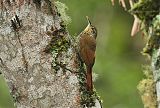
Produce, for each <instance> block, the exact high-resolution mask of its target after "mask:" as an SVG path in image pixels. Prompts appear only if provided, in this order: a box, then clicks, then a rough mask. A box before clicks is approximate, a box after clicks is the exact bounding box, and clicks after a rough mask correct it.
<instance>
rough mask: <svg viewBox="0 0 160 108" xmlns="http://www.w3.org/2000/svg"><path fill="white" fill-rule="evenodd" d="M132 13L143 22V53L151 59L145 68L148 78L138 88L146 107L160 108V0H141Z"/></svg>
mask: <svg viewBox="0 0 160 108" xmlns="http://www.w3.org/2000/svg"><path fill="white" fill-rule="evenodd" d="M131 13H132V14H134V15H136V16H137V17H138V18H139V19H140V20H141V22H142V25H143V29H144V34H145V35H146V36H147V44H146V47H145V48H144V49H143V54H145V55H148V56H149V57H150V59H151V65H150V66H149V68H148V69H145V76H146V78H145V79H144V80H142V81H141V82H140V84H139V85H138V89H139V91H140V94H141V97H142V101H143V103H144V107H145V108H160V1H159V0H139V1H138V2H137V3H135V4H134V6H133V8H132V9H131Z"/></svg>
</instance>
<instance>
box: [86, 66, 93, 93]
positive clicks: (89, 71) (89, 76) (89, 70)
mask: <svg viewBox="0 0 160 108" xmlns="http://www.w3.org/2000/svg"><path fill="white" fill-rule="evenodd" d="M87 89H88V90H89V91H93V83H92V68H90V67H87Z"/></svg>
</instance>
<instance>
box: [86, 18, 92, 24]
mask: <svg viewBox="0 0 160 108" xmlns="http://www.w3.org/2000/svg"><path fill="white" fill-rule="evenodd" d="M86 18H87V21H88V25H91V21H90V20H89V17H88V16H86Z"/></svg>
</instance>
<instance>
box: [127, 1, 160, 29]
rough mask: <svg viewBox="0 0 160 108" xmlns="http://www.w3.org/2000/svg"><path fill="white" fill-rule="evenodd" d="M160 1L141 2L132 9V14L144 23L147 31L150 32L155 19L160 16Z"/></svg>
mask: <svg viewBox="0 0 160 108" xmlns="http://www.w3.org/2000/svg"><path fill="white" fill-rule="evenodd" d="M159 10H160V0H139V1H138V2H137V3H135V4H134V6H133V7H132V8H131V9H130V13H131V14H135V15H136V16H137V17H138V18H139V19H140V20H141V21H142V22H144V23H143V24H144V28H145V31H148V30H149V27H150V25H151V24H152V20H153V18H154V17H155V16H156V15H157V14H159Z"/></svg>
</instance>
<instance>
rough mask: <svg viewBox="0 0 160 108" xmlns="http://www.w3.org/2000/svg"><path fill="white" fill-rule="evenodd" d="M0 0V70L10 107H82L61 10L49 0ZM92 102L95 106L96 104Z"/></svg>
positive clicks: (76, 67)
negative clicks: (10, 98) (6, 87)
mask: <svg viewBox="0 0 160 108" xmlns="http://www.w3.org/2000/svg"><path fill="white" fill-rule="evenodd" d="M0 2H1V3H0V23H1V27H0V71H1V72H2V74H3V76H4V78H5V80H6V82H7V84H8V86H9V89H10V93H11V96H12V97H13V98H14V102H15V106H16V107H17V108H34V107H35V108H67V107H69V108H80V107H83V105H81V103H80V100H81V98H80V97H81V94H80V91H79V90H80V84H79V78H78V76H79V74H78V72H79V68H81V67H79V63H80V61H79V59H78V57H77V52H76V51H77V50H75V46H74V44H73V43H74V39H72V38H71V37H70V35H69V33H68V31H67V28H66V25H67V24H68V22H70V20H69V17H67V16H65V15H66V14H65V12H64V10H65V8H66V6H65V5H63V4H61V3H60V2H56V4H55V3H54V1H49V0H33V1H32V0H20V1H19V0H11V1H10V0H8V1H5V0H2V1H0ZM56 6H57V7H56ZM58 6H60V7H61V8H60V7H58ZM59 9H61V10H59ZM16 15H17V16H18V18H19V20H20V21H21V24H22V25H21V27H18V21H17V20H16V17H15V16H16ZM64 18H66V19H64ZM13 22H14V23H13ZM84 80H85V79H84ZM94 101H96V102H95V103H96V106H97V103H99V101H98V102H97V100H94ZM96 106H95V107H96ZM98 108H99V107H98Z"/></svg>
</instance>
